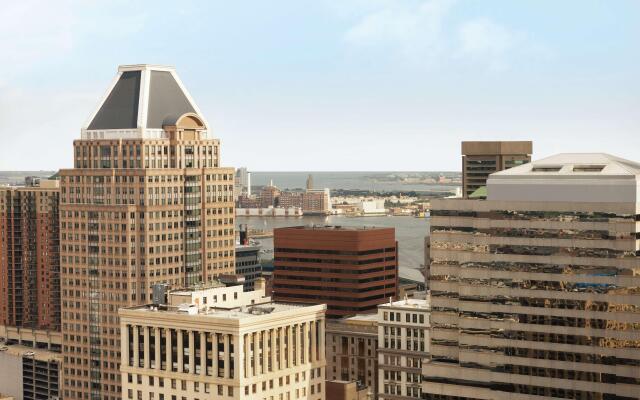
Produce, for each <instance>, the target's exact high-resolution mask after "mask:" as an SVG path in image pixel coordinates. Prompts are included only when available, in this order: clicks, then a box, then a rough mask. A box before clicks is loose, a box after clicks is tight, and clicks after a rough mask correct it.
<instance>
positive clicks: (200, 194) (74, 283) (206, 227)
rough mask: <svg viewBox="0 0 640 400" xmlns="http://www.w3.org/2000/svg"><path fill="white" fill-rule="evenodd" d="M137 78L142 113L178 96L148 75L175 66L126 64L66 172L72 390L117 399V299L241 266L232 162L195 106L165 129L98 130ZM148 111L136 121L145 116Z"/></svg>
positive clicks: (126, 302) (67, 380) (64, 235)
mask: <svg viewBox="0 0 640 400" xmlns="http://www.w3.org/2000/svg"><path fill="white" fill-rule="evenodd" d="M154 73H158V74H174V75H162V78H160V77H156V78H153V77H154V76H155V75H153V74H154ZM126 74H129V75H126ZM131 74H134V75H131ZM136 74H137V75H136ZM140 75H142V78H140V79H141V81H142V83H141V84H140V87H141V89H140V97H141V100H140V103H139V104H140V107H143V106H144V104H151V105H149V106H148V110H147V109H144V110H143V111H145V112H147V113H148V114H149V115H150V116H151V115H152V114H154V113H157V112H159V111H158V110H155V111H154V110H152V105H153V104H154V102H156V103H159V105H156V107H160V106H163V105H164V104H165V103H168V102H171V101H174V100H175V99H172V98H163V99H162V100H159V99H154V98H153V93H154V81H153V79H164V80H167V79H172V78H171V76H174V77H175V73H174V72H173V70H172V69H170V68H164V67H163V68H158V69H156V68H155V67H151V66H146V65H143V66H129V67H122V68H121V71H120V78H119V79H120V80H119V81H118V83H117V84H116V85H115V86H114V89H112V92H111V94H110V95H109V96H107V99H106V100H105V101H104V103H103V105H102V107H101V108H100V110H99V111H98V112H97V114H96V115H97V116H96V117H94V122H92V123H91V124H90V125H89V128H87V129H83V133H82V136H83V139H81V140H76V141H75V142H74V166H75V168H73V169H66V170H62V171H60V179H61V201H60V234H61V240H60V242H61V246H60V247H61V271H62V283H61V288H62V297H63V299H64V301H63V302H62V330H63V353H64V357H65V368H64V394H63V396H64V398H67V399H88V398H92V399H109V400H115V399H120V398H121V382H120V372H119V366H120V365H119V364H120V354H119V350H120V322H119V319H118V314H117V312H118V308H120V307H129V306H134V305H138V304H145V303H147V302H149V301H150V298H151V287H152V285H153V284H156V283H167V284H169V285H170V286H171V287H183V286H185V285H190V284H195V283H198V282H207V281H211V280H213V279H214V278H215V277H216V276H217V275H219V274H233V273H234V271H235V266H234V255H233V253H234V245H235V243H234V208H233V182H234V181H233V179H234V177H233V176H234V170H233V169H232V168H221V167H219V165H220V143H219V140H217V139H212V138H211V137H210V136H209V133H208V132H207V129H208V128H207V126H206V122H205V121H204V119H203V118H202V117H201V116H200V115H199V114H196V113H194V112H186V113H184V114H180V115H173V116H171V115H169V116H167V117H166V118H164V120H163V122H162V129H150V128H148V127H147V128H140V127H139V128H136V129H129V130H117V129H104V130H103V128H100V129H96V130H91V127H92V125H93V124H95V120H96V119H98V118H99V117H100V118H103V119H107V122H109V121H108V119H109V118H111V119H115V120H116V121H115V122H114V123H116V122H118V121H117V118H116V117H118V116H119V115H121V111H120V108H117V109H116V111H117V112H115V113H114V112H112V111H113V110H112V109H110V108H109V107H108V106H109V105H110V104H111V103H110V102H113V101H112V100H111V98H112V97H113V96H115V94H114V93H116V92H117V90H118V87H119V86H118V85H120V84H121V82H124V83H122V84H126V82H127V80H130V79H131V78H130V77H131V76H138V77H139V76H140ZM145 76H147V78H145ZM150 79H151V83H150V84H149V83H147V84H145V83H144V82H145V80H146V81H148V80H150ZM175 79H176V80H177V77H176V78H175ZM159 82H160V81H159ZM175 85H176V84H175V82H174V86H175ZM146 86H151V88H150V89H148V90H149V92H148V93H147V92H144V90H146V89H145V87H146ZM136 90H137V89H136ZM135 93H138V92H135ZM180 93H182V92H178V94H176V96H178V95H180V96H182V97H181V98H182V99H183V100H184V98H185V96H186V95H185V94H184V93H182V94H180ZM145 96H146V97H145ZM180 96H178V97H180ZM143 97H144V99H143ZM147 97H148V98H147ZM187 97H188V96H187ZM184 101H185V102H186V101H187V100H184ZM192 106H193V105H191V106H189V107H192ZM193 107H195V106H193ZM160 108H161V107H160ZM135 110H136V111H137V110H138V107H136V108H135ZM160 111H162V110H160ZM141 112H142V111H141ZM101 115H102V117H101ZM105 115H106V116H105ZM108 117H109V118H108ZM143 117H144V116H143V115H142V114H140V113H139V114H138V121H139V123H140V121H142V122H143V123H147V122H146V121H145V120H144V118H143ZM149 121H151V117H149ZM101 123H102V124H104V123H105V122H101ZM149 123H150V122H149Z"/></svg>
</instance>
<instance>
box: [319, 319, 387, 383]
mask: <svg viewBox="0 0 640 400" xmlns="http://www.w3.org/2000/svg"><path fill="white" fill-rule="evenodd" d="M326 376H327V380H328V381H340V382H357V386H359V387H363V386H366V387H367V388H369V389H370V391H371V393H372V394H375V393H377V392H378V391H377V388H378V315H377V314H361V315H356V316H354V317H347V318H341V319H333V320H327V374H326ZM327 393H329V387H328V386H327Z"/></svg>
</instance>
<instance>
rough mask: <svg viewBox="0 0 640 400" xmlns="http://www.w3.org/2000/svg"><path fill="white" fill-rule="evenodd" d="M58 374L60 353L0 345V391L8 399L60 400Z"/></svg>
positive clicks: (60, 363)
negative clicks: (8, 397) (9, 397)
mask: <svg viewBox="0 0 640 400" xmlns="http://www.w3.org/2000/svg"><path fill="white" fill-rule="evenodd" d="M61 370H62V355H61V354H60V353H57V352H53V351H50V350H46V349H42V348H35V347H31V346H29V347H26V346H22V345H18V344H6V345H0V391H1V392H2V394H3V395H5V396H11V398H12V399H16V400H45V399H46V400H48V399H58V398H60V397H61V396H60V395H61V392H60V387H61V383H62V379H61ZM0 398H2V397H1V396H0Z"/></svg>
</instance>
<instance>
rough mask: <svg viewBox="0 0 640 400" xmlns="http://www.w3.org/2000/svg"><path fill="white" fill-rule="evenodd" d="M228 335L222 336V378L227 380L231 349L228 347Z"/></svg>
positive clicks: (229, 369)
mask: <svg viewBox="0 0 640 400" xmlns="http://www.w3.org/2000/svg"><path fill="white" fill-rule="evenodd" d="M229 339H230V338H229V335H228V334H226V333H225V334H224V377H225V378H229V377H230V376H231V373H230V372H231V368H230V367H231V349H230V346H229Z"/></svg>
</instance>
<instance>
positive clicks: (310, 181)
mask: <svg viewBox="0 0 640 400" xmlns="http://www.w3.org/2000/svg"><path fill="white" fill-rule="evenodd" d="M307 190H313V175H311V174H309V176H307Z"/></svg>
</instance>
